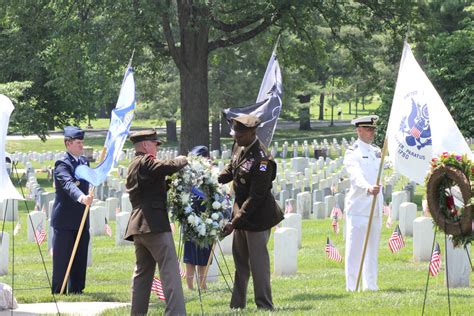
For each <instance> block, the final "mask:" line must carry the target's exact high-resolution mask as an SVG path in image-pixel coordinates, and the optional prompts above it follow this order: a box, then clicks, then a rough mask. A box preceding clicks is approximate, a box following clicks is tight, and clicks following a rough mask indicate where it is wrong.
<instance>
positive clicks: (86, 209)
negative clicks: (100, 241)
mask: <svg viewBox="0 0 474 316" xmlns="http://www.w3.org/2000/svg"><path fill="white" fill-rule="evenodd" d="M134 53H135V49H133V51H132V56H131V57H130V60H129V62H128V65H127V68H126V69H125V74H124V80H122V85H121V87H120V88H122V86H123V84H124V82H125V76H126V75H127V71H128V68H130V67H131V66H132V61H133V55H134ZM107 138H108V136H107ZM106 142H107V139H106ZM106 152H107V148H106V147H105V145H104V147H102V151H101V153H100V158H99V159H98V162H99V164H100V163H101V162H102V161H103V160H104V158H105V154H106ZM89 194H90V195H91V196H92V198H94V186H93V185H92V186H90V188H89ZM89 209H90V205H86V207H85V209H84V214H83V215H82V220H81V224H80V225H79V230H78V232H77V236H76V241H75V242H74V247H73V249H72V253H71V258H70V259H69V264H68V267H67V270H66V274H65V275H64V279H63V284H62V286H61V292H59V294H63V293H64V290H65V288H66V284H67V280H68V279H69V274H70V272H71V267H72V263H73V262H74V258H75V256H76V251H77V247H78V245H79V241H80V239H81V237H82V231H83V230H84V225H85V223H86V219H87V216H88V214H89Z"/></svg>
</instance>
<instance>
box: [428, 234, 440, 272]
mask: <svg viewBox="0 0 474 316" xmlns="http://www.w3.org/2000/svg"><path fill="white" fill-rule="evenodd" d="M440 270H441V251H440V249H439V244H438V242H436V245H435V247H434V249H433V254H432V255H431V261H430V274H431V275H432V276H437V275H438V273H439V271H440Z"/></svg>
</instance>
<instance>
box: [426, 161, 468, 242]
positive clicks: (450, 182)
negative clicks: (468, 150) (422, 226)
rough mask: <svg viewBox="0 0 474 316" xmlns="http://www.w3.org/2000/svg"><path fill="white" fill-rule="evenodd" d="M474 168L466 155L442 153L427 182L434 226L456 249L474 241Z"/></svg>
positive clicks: (435, 162)
mask: <svg viewBox="0 0 474 316" xmlns="http://www.w3.org/2000/svg"><path fill="white" fill-rule="evenodd" d="M473 174H474V165H473V164H472V162H471V161H470V160H469V159H468V158H467V156H466V155H463V156H461V155H457V154H449V153H446V152H445V153H443V154H442V155H440V156H439V157H438V158H433V159H432V162H431V172H430V174H429V175H428V177H427V178H426V196H427V202H428V208H429V210H430V213H431V216H432V217H433V220H434V222H435V224H436V225H437V226H438V228H439V229H441V230H442V231H444V232H445V233H446V234H448V235H451V238H452V240H453V243H454V245H455V246H459V245H465V244H467V243H469V242H470V241H471V240H473V239H474V235H473V231H472V225H473V224H472V213H473V212H474V207H473V202H474V198H473V191H472V187H473V186H472V182H473V181H474V179H473Z"/></svg>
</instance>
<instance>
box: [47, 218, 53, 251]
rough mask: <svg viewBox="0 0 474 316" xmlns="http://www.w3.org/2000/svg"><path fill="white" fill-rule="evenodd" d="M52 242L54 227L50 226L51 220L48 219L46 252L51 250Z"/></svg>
mask: <svg viewBox="0 0 474 316" xmlns="http://www.w3.org/2000/svg"><path fill="white" fill-rule="evenodd" d="M53 240H54V227H53V226H51V218H50V219H48V251H51V249H52V248H53Z"/></svg>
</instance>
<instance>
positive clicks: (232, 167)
mask: <svg viewBox="0 0 474 316" xmlns="http://www.w3.org/2000/svg"><path fill="white" fill-rule="evenodd" d="M276 169H277V167H276V163H275V161H274V160H273V158H272V157H271V156H270V155H269V154H268V152H267V150H266V148H265V146H264V145H263V144H262V143H261V142H260V141H259V140H257V141H256V142H255V143H253V145H251V146H250V148H248V150H247V151H246V152H245V151H244V149H243V148H242V147H240V146H238V145H237V144H235V145H234V148H233V149H232V159H231V162H230V163H229V164H228V165H227V166H226V168H225V169H224V170H223V171H222V173H221V174H220V175H219V178H218V180H219V182H220V183H228V182H230V181H233V189H234V192H235V203H234V206H233V209H232V224H233V226H234V228H235V229H241V230H247V231H256V232H258V231H264V230H267V229H269V228H271V227H273V226H275V225H276V224H278V223H279V222H281V221H282V220H283V212H282V211H281V209H280V207H279V206H278V204H277V203H276V201H275V198H274V197H273V195H272V193H271V188H272V181H273V180H274V179H275V176H276V171H277V170H276Z"/></svg>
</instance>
